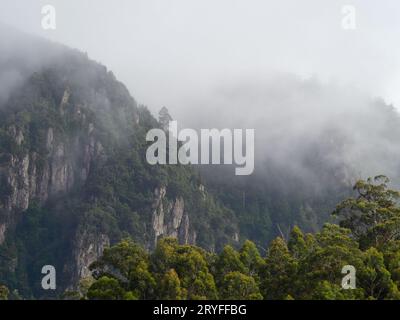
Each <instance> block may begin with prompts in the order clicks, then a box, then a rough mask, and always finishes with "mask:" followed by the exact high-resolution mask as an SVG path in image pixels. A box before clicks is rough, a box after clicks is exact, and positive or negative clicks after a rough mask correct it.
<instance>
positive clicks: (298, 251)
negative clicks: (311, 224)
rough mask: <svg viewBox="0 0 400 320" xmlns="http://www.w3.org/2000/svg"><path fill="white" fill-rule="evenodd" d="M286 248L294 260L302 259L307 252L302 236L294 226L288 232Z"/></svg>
mask: <svg viewBox="0 0 400 320" xmlns="http://www.w3.org/2000/svg"><path fill="white" fill-rule="evenodd" d="M288 248H289V251H290V253H291V254H292V255H293V257H294V258H296V259H300V258H303V257H304V256H305V255H306V254H307V252H308V250H307V243H306V240H305V238H304V234H303V232H301V230H300V228H299V227H297V226H295V227H294V228H293V229H292V231H291V232H290V236H289V241H288Z"/></svg>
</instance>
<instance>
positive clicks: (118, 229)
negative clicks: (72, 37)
mask: <svg viewBox="0 0 400 320" xmlns="http://www.w3.org/2000/svg"><path fill="white" fill-rule="evenodd" d="M57 52H58V51H57ZM60 52H61V53H59V56H58V57H56V58H54V57H53V59H52V60H51V62H49V63H48V64H45V65H43V66H41V67H40V68H39V67H38V68H37V69H35V70H32V72H31V73H29V74H28V75H27V76H26V79H25V80H24V81H23V82H21V84H20V85H19V86H16V87H15V88H14V90H13V91H12V92H10V93H9V96H8V98H7V99H5V100H4V101H5V102H2V104H1V105H0V256H1V257H6V258H0V278H1V279H5V282H6V283H7V284H8V286H9V287H10V288H17V289H19V290H21V292H22V293H23V295H24V296H27V297H29V296H39V297H40V296H42V295H48V294H50V295H51V294H61V293H62V290H64V289H65V288H72V287H75V286H76V285H77V283H78V282H79V280H80V279H81V278H84V277H87V276H88V275H89V265H90V264H91V263H92V262H94V261H95V260H96V259H97V258H98V257H99V256H100V255H101V254H102V252H103V250H104V248H105V247H107V246H109V245H110V244H112V243H115V242H116V241H119V240H120V239H122V238H124V237H131V238H133V239H135V240H136V241H138V242H141V243H142V244H143V245H144V246H145V247H147V248H148V249H149V250H151V249H152V248H154V246H155V244H156V241H157V240H158V239H159V238H160V237H174V238H178V239H179V241H180V242H181V243H185V244H187V243H192V244H195V243H196V244H199V245H202V246H204V247H207V248H209V249H211V250H217V249H218V248H219V247H221V246H222V245H223V244H225V243H227V242H237V241H238V238H237V232H238V229H237V227H236V225H235V222H234V217H233V216H232V212H231V211H229V210H227V209H226V208H224V207H223V206H221V205H219V204H218V202H217V201H215V199H214V198H213V197H212V196H211V195H208V194H207V193H206V192H205V190H204V187H202V185H201V182H200V177H199V175H198V173H196V172H195V171H194V170H193V168H191V167H188V166H180V165H178V166H172V167H170V166H151V165H149V164H148V163H147V161H146V159H145V153H146V152H145V151H146V148H147V144H146V139H145V135H146V132H147V131H148V130H149V129H151V128H153V127H160V124H159V123H158V122H157V121H156V120H155V119H154V118H153V117H152V116H151V114H150V113H149V112H148V111H147V109H146V108H145V107H141V106H138V105H137V104H136V102H135V100H134V99H133V98H132V97H131V96H130V94H129V92H128V91H127V89H126V88H125V86H124V85H123V84H121V83H120V82H118V81H117V80H116V78H115V77H114V75H113V74H112V73H111V72H109V71H108V70H107V69H106V68H105V67H104V66H102V65H100V64H97V63H95V62H93V61H91V60H89V59H88V57H87V56H86V55H83V54H81V53H79V52H76V51H72V50H69V49H65V50H64V51H63V50H61V51H60ZM20 65H21V64H20V63H16V66H17V67H18V66H20ZM25 71H26V70H25ZM227 217H229V218H227ZM224 220H225V221H228V220H229V221H232V223H230V224H226V223H225V224H224V223H223V221H224ZM45 264H51V265H54V266H55V267H56V269H57V270H58V277H59V284H60V285H59V289H58V291H57V293H48V292H46V293H44V292H43V290H41V288H40V287H38V283H39V284H40V281H39V280H38V279H40V276H41V273H40V270H41V267H42V266H43V265H45Z"/></svg>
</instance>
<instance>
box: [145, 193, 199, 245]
mask: <svg viewBox="0 0 400 320" xmlns="http://www.w3.org/2000/svg"><path fill="white" fill-rule="evenodd" d="M166 193H167V189H166V188H165V187H161V188H157V189H156V190H155V192H154V195H155V200H154V204H153V208H154V211H153V220H152V221H153V223H152V226H153V232H154V245H155V244H156V243H157V240H158V239H159V237H160V236H164V237H173V238H177V239H178V240H179V242H180V243H185V244H188V243H191V244H195V243H196V234H195V232H194V231H192V233H191V230H190V222H189V216H188V214H187V213H185V201H184V199H183V198H182V197H178V198H176V199H175V200H174V201H170V200H169V199H168V198H167V197H166Z"/></svg>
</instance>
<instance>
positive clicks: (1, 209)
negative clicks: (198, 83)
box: [0, 30, 400, 299]
mask: <svg viewBox="0 0 400 320" xmlns="http://www.w3.org/2000/svg"><path fill="white" fill-rule="evenodd" d="M0 31H1V30H0ZM4 34H7V37H5V36H4V35H3V37H0V41H1V43H0V44H1V46H0V47H1V48H6V49H7V50H5V53H4V55H1V56H0V71H3V70H4V72H6V73H7V74H16V75H18V77H10V79H8V82H7V86H6V87H5V88H6V89H7V90H3V91H1V92H0V283H1V287H0V297H1V298H2V299H5V298H8V299H55V298H64V299H120V298H121V299H178V298H179V299H206V298H209V299H217V298H221V299H229V298H231V299H325V298H335V299H344V298H360V299H364V298H365V299H369V298H374V299H386V298H387V299H390V298H398V293H397V288H398V285H400V283H399V281H400V275H399V270H398V266H399V259H400V256H399V254H398V252H399V245H400V242H399V235H398V230H400V229H399V226H398V213H399V208H398V203H397V198H398V193H397V192H396V191H393V190H391V189H389V185H388V181H387V179H386V178H385V177H383V176H382V177H377V178H376V180H367V181H362V180H360V181H359V182H357V183H356V185H355V189H354V190H351V185H352V183H350V182H354V181H356V180H358V178H359V177H360V176H361V177H368V176H374V175H375V174H376V173H378V172H383V173H385V174H387V175H388V176H390V177H392V179H393V182H394V184H393V185H391V188H392V187H393V188H395V187H397V186H398V185H399V177H400V173H399V170H398V151H397V150H400V148H399V142H398V141H397V140H396V137H397V136H398V135H399V133H400V132H399V130H400V129H399V128H400V125H399V124H400V120H399V117H398V114H397V113H396V112H395V111H394V110H393V108H392V107H391V106H388V105H386V104H385V103H383V102H376V101H375V102H374V101H372V102H371V100H370V99H369V98H366V97H364V96H363V97H362V98H359V99H358V98H357V99H355V100H356V101H355V102H354V101H353V100H354V99H353V95H352V94H350V93H349V92H347V91H346V94H343V92H342V91H340V90H336V89H335V90H333V92H331V91H332V90H331V88H330V87H329V86H327V87H325V86H321V85H319V84H315V83H313V82H310V81H298V80H293V79H291V78H290V79H291V80H290V79H287V78H286V77H285V78H284V79H283V80H282V79H281V81H280V82H279V81H278V82H277V81H275V80H273V81H271V83H272V84H269V85H267V86H266V87H264V86H263V85H261V84H260V86H262V90H261V89H260V88H258V87H256V89H254V90H255V91H256V92H253V89H252V90H250V91H251V92H250V93H246V94H244V93H243V92H242V91H243V90H239V89H235V91H234V92H228V97H230V100H229V99H225V98H226V97H224V99H222V100H224V101H225V100H227V101H228V109H229V113H228V115H229V117H228V116H224V117H214V118H215V119H214V118H213V119H211V118H210V117H208V115H209V114H211V113H210V112H204V110H207V108H209V104H207V103H204V104H201V106H199V107H198V108H188V109H190V112H191V113H193V118H196V120H198V119H200V118H201V117H200V116H197V113H199V112H200V111H202V112H203V113H204V114H205V115H206V116H207V121H208V122H207V123H206V124H201V123H199V125H204V126H203V127H204V128H207V127H209V128H211V127H216V128H221V127H223V126H224V127H225V124H221V123H217V122H214V123H212V121H215V120H218V121H219V120H220V119H224V120H234V119H236V120H243V121H242V122H241V123H239V122H236V123H235V121H233V122H232V123H226V127H232V128H241V127H242V126H244V125H245V124H246V122H247V120H248V119H247V118H251V119H252V120H253V121H254V120H255V121H256V123H250V124H249V127H253V128H255V129H256V132H257V133H256V135H257V136H256V137H257V139H256V140H257V141H256V151H257V152H256V159H255V160H256V168H255V172H254V174H253V175H251V176H249V177H236V176H233V175H232V174H231V172H230V169H231V167H229V165H228V166H217V167H214V166H207V167H202V166H193V165H171V166H162V165H150V164H149V163H148V162H147V161H146V158H145V154H146V150H147V148H148V146H149V143H148V142H147V141H146V133H147V132H148V131H149V130H150V129H153V128H159V129H164V125H165V123H164V122H165V120H170V119H172V117H171V116H170V115H169V113H168V110H167V109H166V108H163V109H162V112H161V113H160V118H159V119H158V120H157V119H156V118H155V117H154V116H153V115H152V113H151V112H150V111H149V109H148V108H147V107H146V106H144V105H140V104H138V103H137V102H136V100H135V99H134V98H133V97H132V96H131V94H130V93H129V91H128V89H127V88H126V87H125V85H124V84H122V83H121V82H119V81H118V80H117V79H116V77H115V76H114V74H113V73H112V72H111V71H110V70H108V69H107V68H106V67H105V66H103V65H101V64H99V63H97V62H95V61H93V60H91V59H89V57H88V56H87V54H84V53H81V52H79V51H77V50H72V49H69V48H66V47H64V46H62V45H58V44H54V43H49V42H48V41H45V40H43V39H36V38H34V37H31V36H28V35H23V34H19V33H17V32H14V31H7V32H4ZM29 51H34V52H36V54H35V55H32V56H29V55H27V54H26V52H29ZM270 85H272V87H273V88H272V89H271V88H270ZM274 86H278V87H280V88H281V90H280V91H277V90H275V89H274ZM244 87H245V88H247V87H246V86H244ZM296 90H297V91H296ZM258 91H260V92H261V93H262V95H261V96H259V97H258V98H257V99H255V100H257V101H260V102H259V103H260V105H257V103H254V101H252V100H251V99H249V97H253V96H254V97H255V96H257V94H259V93H257V92H258ZM299 93H301V94H300V97H302V98H301V99H299ZM292 95H293V96H292ZM341 96H344V97H345V98H340V99H339V98H335V99H333V97H341ZM348 96H351V99H350V98H348ZM212 98H214V97H213V96H210V99H212ZM214 100H215V101H216V102H218V99H214ZM232 100H233V101H232ZM249 101H250V102H249ZM309 101H311V102H312V103H309ZM327 101H328V102H329V104H327V105H326V109H327V110H330V111H329V112H327V111H326V110H325V111H324V110H322V108H321V109H317V107H318V108H320V107H321V106H322V105H325V104H326V103H327ZM353 102H354V103H353ZM200 103H202V101H200ZM353 104H354V105H357V108H349V106H350V105H353ZM210 105H211V104H210ZM276 105H277V106H281V105H283V106H284V107H282V108H281V107H280V108H278V109H279V112H281V113H279V112H278V111H276V110H273V106H276ZM310 105H311V106H312V108H311V109H309V106H310ZM264 106H265V108H264ZM337 106H340V108H341V109H343V110H341V111H340V112H339V111H335V112H334V114H330V113H332V112H333V111H332V110H338V108H337ZM361 106H363V107H364V106H365V108H364V109H362V110H363V112H360V109H359V108H361ZM257 107H260V108H259V110H262V112H261V113H260V112H259V111H257V110H255V109H256V108H257ZM252 108H254V110H252ZM245 109H246V110H245ZM294 109H296V110H294ZM297 109H298V110H297ZM316 110H318V111H321V110H322V111H321V112H320V113H321V114H323V113H324V112H325V113H326V115H325V117H326V118H328V120H329V121H328V120H327V119H323V121H322V120H321V119H320V118H319V117H315V114H317V112H316ZM267 111H268V112H267ZM272 111H274V112H275V113H274V114H272ZM257 112H259V113H257ZM257 114H258V116H257ZM318 114H319V113H318ZM314 118H316V119H314ZM310 119H312V120H313V121H309V120H310ZM188 122H189V123H190V119H189V118H188ZM294 122H296V123H294ZM297 122H298V123H297ZM317 122H318V123H317ZM253 124H254V126H253ZM339 125H340V126H339ZM192 127H193V128H197V126H196V125H193V126H192ZM299 128H300V129H299ZM295 129H296V130H295ZM297 129H298V130H300V131H301V134H299V131H298V130H297ZM357 166H360V167H361V169H360V170H361V171H360V172H361V173H363V174H362V175H361V174H360V175H359V174H358V171H357ZM367 169H368V170H367ZM367 172H368V174H364V173H367ZM371 172H373V173H371ZM370 173H371V174H370ZM351 196H353V198H348V197H351ZM346 198H348V200H345V201H342V200H343V199H346ZM337 203H340V204H339V205H338V206H336V204H337ZM335 206H336V210H334V209H335ZM332 211H334V214H332V215H330V214H329V213H330V212H332ZM44 265H52V266H54V267H55V269H56V270H57V290H55V291H44V290H43V288H42V287H41V282H40V281H41V279H42V277H43V275H42V273H41V269H42V267H43V266H44ZM345 265H352V266H354V267H355V268H356V274H357V287H356V289H354V290H343V289H342V287H341V280H342V278H343V276H344V275H343V274H342V273H341V271H342V268H343V267H344V266H345Z"/></svg>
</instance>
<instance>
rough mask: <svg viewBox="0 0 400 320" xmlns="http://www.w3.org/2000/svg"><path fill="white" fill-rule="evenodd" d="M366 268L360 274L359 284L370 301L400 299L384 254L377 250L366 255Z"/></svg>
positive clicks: (373, 249)
mask: <svg viewBox="0 0 400 320" xmlns="http://www.w3.org/2000/svg"><path fill="white" fill-rule="evenodd" d="M363 260H364V268H362V269H361V270H360V271H359V272H358V277H357V279H358V282H359V283H360V285H361V286H362V287H363V288H364V291H365V294H366V297H367V298H368V299H400V292H399V290H398V288H397V286H396V284H395V283H394V282H393V280H392V279H391V275H390V272H389V271H388V270H387V269H386V266H385V263H384V260H383V254H382V253H381V252H379V251H378V250H377V249H375V248H372V247H371V248H369V249H368V250H367V251H366V252H365V253H364V259H363Z"/></svg>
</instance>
